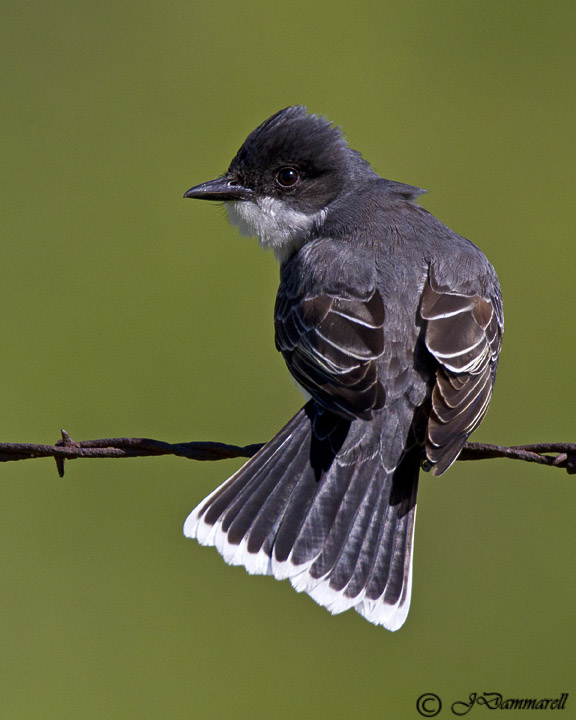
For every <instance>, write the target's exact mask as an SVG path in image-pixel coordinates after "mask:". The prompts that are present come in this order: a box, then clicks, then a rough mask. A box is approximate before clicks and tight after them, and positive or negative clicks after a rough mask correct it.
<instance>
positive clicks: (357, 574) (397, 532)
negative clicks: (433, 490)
mask: <svg viewBox="0 0 576 720" xmlns="http://www.w3.org/2000/svg"><path fill="white" fill-rule="evenodd" d="M316 408H317V406H316V405H315V403H314V402H310V403H308V405H307V406H305V407H304V408H303V409H302V410H301V411H300V412H299V413H297V414H296V415H295V416H294V417H293V418H292V420H291V421H290V422H289V423H288V424H287V425H286V426H285V427H284V428H283V429H282V430H281V431H280V432H279V433H278V434H277V435H276V436H275V437H274V438H273V439H272V440H271V441H270V442H269V443H268V444H267V445H265V446H264V447H263V448H262V450H260V452H259V453H257V454H256V455H255V456H254V457H253V458H251V459H250V460H249V461H248V462H247V463H246V464H245V465H243V466H242V467H241V468H240V470H238V472H236V473H235V474H234V475H232V477H230V478H229V479H228V480H227V481H226V482H225V483H224V484H223V485H222V486H220V487H219V488H217V489H216V490H215V491H214V492H213V493H211V494H210V495H209V496H208V497H207V498H206V499H205V500H204V501H203V502H202V503H200V505H199V506H198V507H197V508H196V509H195V510H194V511H193V512H192V513H191V514H190V515H189V517H188V518H187V520H186V523H185V526H184V534H185V535H186V536H188V537H193V538H196V539H197V540H198V541H199V542H200V543H201V544H204V545H214V546H215V547H216V548H217V549H218V551H219V552H220V553H221V555H222V556H223V557H224V559H225V560H226V561H227V562H228V563H230V564H233V565H244V567H245V568H246V569H247V571H248V572H249V573H254V574H272V575H274V576H275V577H276V578H277V579H285V578H288V579H290V582H291V584H292V585H293V586H294V588H295V589H296V590H297V591H299V592H306V593H308V594H309V595H310V596H311V597H312V598H313V599H314V600H315V601H316V602H318V603H319V604H320V605H323V606H324V607H326V608H327V609H328V610H330V611H331V612H332V613H340V612H343V611H345V610H348V609H349V608H354V609H355V610H356V611H357V612H359V613H360V614H361V615H363V616H364V617H365V618H367V619H368V620H370V621H371V622H373V623H375V624H378V625H383V626H384V627H386V628H388V629H390V630H396V629H397V628H398V627H400V626H401V625H402V623H403V622H404V620H405V618H406V614H407V612H408V606H409V603H410V588H411V572H412V545H413V542H412V539H413V531H414V515H415V509H416V488H417V478H418V467H419V455H418V454H417V453H416V452H415V451H414V450H410V451H408V452H407V453H405V454H404V455H402V454H401V455H400V456H399V457H396V458H392V457H390V456H388V455H386V456H385V457H383V456H382V452H381V449H380V448H381V446H383V447H387V443H386V442H382V443H381V435H382V434H384V435H385V434H386V432H388V434H390V435H392V436H393V437H394V438H397V437H398V433H399V432H400V433H403V434H404V437H405V439H406V437H407V435H408V432H409V428H407V429H405V430H402V429H401V428H399V427H398V425H401V424H403V423H402V422H401V421H400V417H399V416H398V415H396V417H392V415H390V417H386V415H385V413H386V412H387V411H386V410H384V411H383V415H382V418H383V423H384V429H383V427H382V424H381V423H379V422H377V421H371V422H365V421H363V420H356V421H353V422H351V423H350V421H348V420H342V419H339V418H337V417H336V416H333V419H332V422H333V424H334V432H330V433H327V434H325V433H323V437H322V436H321V437H318V435H316V434H315V432H314V427H315V422H316V421H317V417H318V416H317V414H316ZM323 415H324V417H323V418H322V423H323V427H324V426H326V424H327V423H329V420H327V418H326V414H325V413H323ZM388 424H389V425H390V427H389V429H388V430H387V429H386V428H387V426H388ZM335 438H338V441H337V442H335V440H334V439H335Z"/></svg>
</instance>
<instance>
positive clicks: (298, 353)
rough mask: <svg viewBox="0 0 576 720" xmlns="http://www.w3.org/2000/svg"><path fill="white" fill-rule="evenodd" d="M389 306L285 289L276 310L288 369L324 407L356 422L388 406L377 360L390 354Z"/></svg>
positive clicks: (373, 294)
mask: <svg viewBox="0 0 576 720" xmlns="http://www.w3.org/2000/svg"><path fill="white" fill-rule="evenodd" d="M383 325H384V305H383V302H382V298H381V296H380V294H379V292H378V291H377V290H374V289H371V290H370V291H369V294H367V295H366V296H363V297H362V296H348V297H342V296H341V295H336V294H334V295H332V294H322V295H311V294H303V295H299V296H296V297H294V296H290V295H289V294H288V292H287V291H286V289H285V288H283V287H282V286H281V287H280V290H279V292H278V297H277V300H276V310H275V328H276V347H277V348H278V350H279V351H280V352H281V353H282V355H283V356H284V359H285V361H286V364H287V365H288V369H289V370H290V372H291V373H292V375H293V376H294V378H295V379H296V380H297V382H298V383H300V384H301V385H302V386H303V387H304V388H305V389H306V390H307V391H308V392H309V393H310V394H311V395H312V397H314V398H315V399H316V400H317V401H318V402H319V403H320V404H321V405H323V406H324V407H326V408H328V409H329V410H332V411H333V412H335V413H337V414H339V415H342V416H344V417H347V418H349V419H354V418H356V417H361V418H365V419H369V418H370V417H371V416H372V411H373V410H376V409H378V408H381V407H383V405H384V390H383V388H382V385H381V384H380V382H379V380H378V367H377V362H376V360H377V358H378V357H380V355H381V354H382V353H383V351H384V334H383V329H382V328H383Z"/></svg>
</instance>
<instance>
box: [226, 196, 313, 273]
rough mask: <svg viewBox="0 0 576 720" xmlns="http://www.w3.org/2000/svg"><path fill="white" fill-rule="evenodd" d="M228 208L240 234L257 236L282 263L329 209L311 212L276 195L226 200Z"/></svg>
mask: <svg viewBox="0 0 576 720" xmlns="http://www.w3.org/2000/svg"><path fill="white" fill-rule="evenodd" d="M226 210H227V211H228V217H229V218H230V222H231V223H232V225H237V226H238V230H239V231H240V234H241V235H246V236H247V237H257V238H258V240H259V242H260V245H261V246H262V247H263V248H265V249H266V250H272V251H273V252H274V255H275V257H276V259H277V260H278V262H279V263H280V264H282V263H283V262H284V261H285V260H287V259H288V257H290V255H291V254H292V253H293V252H295V251H296V250H298V249H299V248H300V247H301V246H302V245H303V244H304V242H305V241H306V239H307V238H308V236H309V234H310V231H311V230H312V228H313V227H314V225H315V224H316V223H321V222H322V221H323V220H324V218H325V217H326V212H327V211H326V210H320V211H319V212H317V213H313V214H312V215H308V214H307V213H303V212H299V211H298V210H294V209H293V208H291V207H289V206H288V205H287V204H286V203H285V202H283V201H282V200H278V199H277V198H273V197H261V198H256V199H254V200H239V201H235V202H227V203H226Z"/></svg>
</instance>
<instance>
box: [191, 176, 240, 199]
mask: <svg viewBox="0 0 576 720" xmlns="http://www.w3.org/2000/svg"><path fill="white" fill-rule="evenodd" d="M253 195H254V192H253V191H252V190H250V189H249V188H245V187H243V186H242V185H241V184H240V183H239V182H238V181H237V180H234V179H233V178H230V177H228V176H227V175H224V177H220V178H216V180H210V181H209V182H205V183H202V185H195V186H194V187H193V188H190V190H188V191H187V192H185V193H184V197H185V198H196V199H198V200H220V201H221V202H222V201H234V200H250V199H251V198H252V197H253Z"/></svg>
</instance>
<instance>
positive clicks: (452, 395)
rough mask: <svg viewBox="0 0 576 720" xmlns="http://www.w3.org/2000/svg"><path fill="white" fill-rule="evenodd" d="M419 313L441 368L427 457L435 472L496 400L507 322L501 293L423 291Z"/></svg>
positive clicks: (455, 452)
mask: <svg viewBox="0 0 576 720" xmlns="http://www.w3.org/2000/svg"><path fill="white" fill-rule="evenodd" d="M420 314H421V316H422V318H423V319H424V320H426V321H427V326H426V333H425V342H426V347H427V348H428V350H429V352H430V353H432V355H433V356H434V357H435V358H436V360H437V361H438V363H439V365H438V368H437V371H436V382H435V385H434V387H433V390H432V398H431V411H430V417H429V420H428V428H427V433H426V455H427V457H428V459H429V460H430V462H431V463H432V464H433V466H434V474H436V475H440V474H441V473H443V472H444V471H445V470H446V469H447V468H448V467H449V466H450V465H451V464H452V463H453V462H454V460H455V459H456V458H457V456H458V453H459V452H460V450H461V449H462V446H463V445H464V443H465V442H466V439H467V437H468V436H469V435H470V433H471V432H472V431H473V430H474V429H475V428H477V427H478V425H479V424H480V422H481V421H482V418H483V417H484V415H485V414H486V411H487V409H488V404H489V402H490V398H491V396H492V387H493V385H494V379H495V376H496V366H497V364H498V355H499V353H500V347H501V344H502V332H503V327H504V318H503V314H502V304H501V301H500V294H499V292H498V291H497V290H496V291H495V292H494V295H493V296H492V297H490V298H486V297H482V296H481V295H466V294H459V293H458V292H450V291H447V290H446V289H445V288H439V287H438V286H435V283H434V280H433V278H432V277H431V278H430V279H429V281H428V283H427V284H426V285H425V287H424V291H423V295H422V303H421V307H420Z"/></svg>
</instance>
